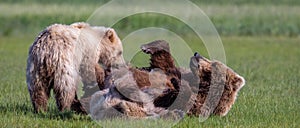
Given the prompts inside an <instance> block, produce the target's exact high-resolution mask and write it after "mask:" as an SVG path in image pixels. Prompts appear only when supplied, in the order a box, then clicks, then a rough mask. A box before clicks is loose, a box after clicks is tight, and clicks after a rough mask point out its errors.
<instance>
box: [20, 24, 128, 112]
mask: <svg viewBox="0 0 300 128" xmlns="http://www.w3.org/2000/svg"><path fill="white" fill-rule="evenodd" d="M122 52H123V48H122V43H121V41H120V39H119V37H118V35H117V34H116V32H115V31H114V30H113V29H112V28H106V27H98V26H90V25H89V24H87V23H74V24H71V25H62V24H54V25H51V26H49V27H47V28H46V29H45V30H44V31H42V32H41V33H40V34H39V36H38V37H37V38H36V40H35V41H34V43H33V44H32V46H31V47H30V49H29V55H28V59H27V69H26V77H27V79H26V81H27V86H28V91H29V93H30V98H31V102H32V104H33V107H34V111H35V112H40V111H46V110H47V102H48V99H49V97H50V90H51V89H53V90H54V94H55V98H56V104H57V107H58V109H59V110H60V111H64V110H69V109H71V110H75V111H76V112H78V113H86V112H85V110H84V109H83V108H82V106H81V104H80V102H79V100H78V98H77V94H76V88H77V85H78V84H79V83H80V81H82V82H83V84H84V85H85V86H95V85H97V84H96V75H95V65H97V64H98V63H101V64H103V65H104V66H106V67H110V66H112V65H119V64H123V63H124V59H123V56H122Z"/></svg>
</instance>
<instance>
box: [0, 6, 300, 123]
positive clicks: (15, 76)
mask: <svg viewBox="0 0 300 128" xmlns="http://www.w3.org/2000/svg"><path fill="white" fill-rule="evenodd" d="M105 2H107V0H102V1H100V2H98V1H96V0H91V1H88V2H86V3H85V2H82V1H79V0H75V1H71V0H66V1H64V2H60V1H59V0H54V1H51V2H48V1H46V0H41V1H39V2H38V1H35V0H24V1H22V0H13V1H9V0H1V1H0V12H1V13H0V115H1V116H0V126H1V127H100V126H109V127H153V126H152V125H156V124H157V125H162V126H165V125H168V122H165V121H163V120H152V121H137V120H133V121H128V120H124V119H116V120H113V121H107V122H105V121H104V122H96V121H93V120H92V119H91V118H90V117H89V116H80V115H77V114H75V113H73V112H63V113H61V112H58V110H57V109H56V106H55V102H54V100H53V98H51V100H50V103H49V108H50V110H49V112H46V113H41V114H34V113H33V107H32V105H31V102H30V98H29V94H28V90H27V85H26V83H25V80H26V77H25V68H26V59H27V55H28V48H29V46H30V45H31V43H32V42H33V41H34V39H35V37H36V36H37V34H38V33H39V32H40V31H41V30H42V29H44V28H45V27H46V26H48V25H50V24H53V23H64V24H69V23H72V22H76V21H86V20H87V19H88V17H89V16H90V15H91V14H92V13H93V12H94V11H95V10H96V9H97V8H98V7H99V6H100V5H102V4H104V3H105ZM193 2H195V3H196V4H197V5H198V6H199V7H200V8H201V9H203V11H204V12H205V13H206V14H207V15H208V16H209V17H210V19H211V20H212V22H213V23H214V25H215V26H216V29H217V31H218V32H219V34H220V36H221V39H222V42H223V45H224V49H225V53H226V64H227V65H228V66H229V67H231V68H232V69H234V70H235V71H236V72H238V73H239V74H240V75H241V76H244V78H245V79H246V85H245V86H244V87H243V88H242V89H241V91H240V93H239V96H238V98H237V101H236V103H235V104H234V105H233V107H232V109H231V110H230V111H229V113H228V114H227V115H226V116H225V117H217V116H212V117H210V118H208V119H207V120H206V121H204V122H199V121H198V118H197V117H186V118H184V119H183V120H181V121H180V122H179V123H177V124H176V125H175V126H174V127H295V128H296V127H300V114H299V111H300V107H299V106H300V99H299V97H300V79H299V78H300V67H299V63H300V57H299V55H300V50H299V48H300V22H299V21H300V13H298V12H300V2H299V1H298V0H286V1H280V0H273V1H272V0H265V1H263V2H261V1H259V0H254V2H253V1H252V2H247V0H233V1H232V2H231V3H229V2H219V1H217V0H203V1H201V2H199V1H196V0H193ZM172 6H174V7H176V6H180V5H172ZM75 11H76V13H74V12H75ZM123 20H124V22H120V23H117V24H116V25H115V26H114V28H115V29H116V31H117V32H118V33H119V36H120V37H121V38H122V39H123V38H125V37H126V36H127V34H128V33H130V32H133V31H134V30H137V29H139V28H142V27H151V26H159V27H162V28H165V29H169V30H171V31H174V33H176V34H178V35H179V36H181V38H183V39H184V40H185V41H187V42H188V44H189V45H190V47H191V49H192V51H193V52H194V51H198V52H200V53H201V54H203V55H205V56H206V57H208V53H207V51H206V49H205V47H204V45H203V44H202V43H201V40H200V39H199V38H197V37H196V36H195V34H194V33H193V31H192V30H191V29H190V28H188V27H187V26H186V25H185V24H183V23H182V22H180V21H179V20H176V19H174V18H172V17H165V16H161V15H157V14H140V15H134V16H131V17H127V18H125V19H123ZM125 21H126V22H125ZM144 21H147V22H144ZM145 36H147V35H145ZM143 38H144V37H143V36H140V37H139V36H137V37H136V40H137V42H139V41H140V42H142V41H143ZM165 38H173V36H171V35H170V37H165ZM178 42H179V41H178ZM178 42H176V41H174V42H172V43H174V44H175V43H178ZM124 45H126V46H124V47H131V46H130V45H131V44H129V43H126V44H124ZM171 45H172V44H171ZM132 47H133V46H132ZM171 50H172V49H171ZM173 51H175V52H176V50H173ZM124 52H126V51H124ZM190 56H192V55H190ZM132 62H133V64H136V65H143V64H145V63H147V62H148V61H147V59H145V57H144V56H136V57H135V58H134V60H132ZM52 97H53V96H52ZM104 124H105V125H104Z"/></svg>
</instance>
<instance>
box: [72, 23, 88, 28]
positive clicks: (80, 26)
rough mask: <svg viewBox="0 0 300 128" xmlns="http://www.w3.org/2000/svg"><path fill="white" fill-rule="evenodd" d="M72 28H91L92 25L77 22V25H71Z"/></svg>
mask: <svg viewBox="0 0 300 128" xmlns="http://www.w3.org/2000/svg"><path fill="white" fill-rule="evenodd" d="M71 26H72V27H74V28H78V29H82V28H86V27H89V26H90V25H89V24H88V23H84V22H76V23H73V24H71Z"/></svg>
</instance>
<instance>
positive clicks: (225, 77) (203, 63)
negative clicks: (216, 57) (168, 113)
mask: <svg viewBox="0 0 300 128" xmlns="http://www.w3.org/2000/svg"><path fill="white" fill-rule="evenodd" d="M190 68H191V70H192V72H193V73H194V74H195V75H196V76H198V77H199V79H200V81H199V82H200V83H199V90H198V92H197V93H195V94H194V95H193V97H196V98H195V99H193V100H194V101H193V102H194V103H193V107H192V108H191V109H190V110H189V111H188V115H196V116H198V115H202V116H207V115H210V114H215V115H219V116H225V115H226V114H227V113H228V111H229V110H230V108H231V106H232V105H233V104H234V102H235V99H236V96H237V93H238V92H239V90H240V89H241V88H242V87H243V86H244V84H245V80H244V78H243V77H241V76H239V75H238V74H237V73H235V72H234V71H233V70H232V69H230V68H229V67H227V66H226V65H224V64H222V63H221V62H219V61H210V60H208V59H206V58H204V57H202V56H200V55H199V54H198V53H195V55H194V56H193V57H192V58H191V62H190ZM212 86H213V87H212ZM213 89H215V90H213ZM209 95H211V97H218V98H216V99H208V97H209Z"/></svg>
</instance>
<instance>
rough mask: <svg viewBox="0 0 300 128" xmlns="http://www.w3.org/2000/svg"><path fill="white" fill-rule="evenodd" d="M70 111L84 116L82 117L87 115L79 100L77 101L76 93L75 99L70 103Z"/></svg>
mask: <svg viewBox="0 0 300 128" xmlns="http://www.w3.org/2000/svg"><path fill="white" fill-rule="evenodd" d="M71 110H73V111H75V112H76V113H79V114H84V115H86V114H87V112H86V110H85V108H84V107H83V106H82V104H81V103H80V100H78V97H77V93H76V92H75V98H74V100H73V102H72V105H71Z"/></svg>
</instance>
